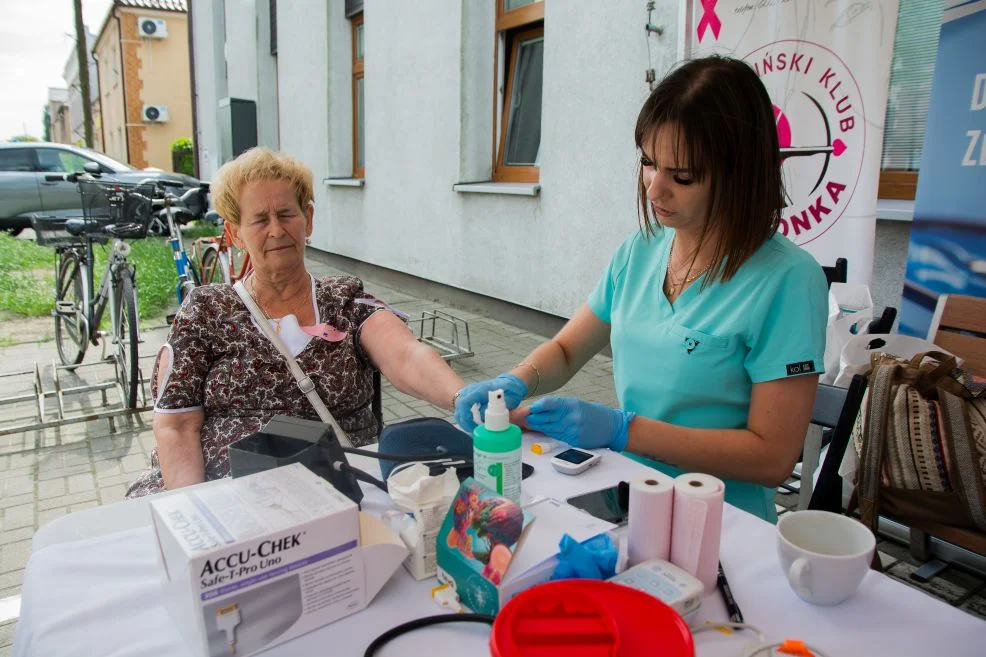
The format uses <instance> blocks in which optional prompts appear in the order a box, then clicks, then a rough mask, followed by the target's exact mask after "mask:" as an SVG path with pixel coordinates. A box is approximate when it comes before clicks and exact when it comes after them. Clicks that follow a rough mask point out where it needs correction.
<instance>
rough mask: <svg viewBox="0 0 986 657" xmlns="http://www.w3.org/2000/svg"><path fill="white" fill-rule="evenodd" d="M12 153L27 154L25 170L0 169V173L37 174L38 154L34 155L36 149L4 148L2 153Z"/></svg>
mask: <svg viewBox="0 0 986 657" xmlns="http://www.w3.org/2000/svg"><path fill="white" fill-rule="evenodd" d="M13 151H24V152H26V153H27V162H28V168H27V169H4V168H2V167H0V173H38V167H39V165H38V154H37V153H36V151H37V148H34V147H28V148H4V149H3V152H4V153H10V152H13Z"/></svg>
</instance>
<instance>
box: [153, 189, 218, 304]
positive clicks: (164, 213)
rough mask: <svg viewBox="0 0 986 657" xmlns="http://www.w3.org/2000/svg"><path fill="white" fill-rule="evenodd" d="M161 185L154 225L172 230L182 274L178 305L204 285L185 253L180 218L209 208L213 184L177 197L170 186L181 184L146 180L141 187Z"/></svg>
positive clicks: (171, 242)
mask: <svg viewBox="0 0 986 657" xmlns="http://www.w3.org/2000/svg"><path fill="white" fill-rule="evenodd" d="M154 183H156V184H157V189H158V191H159V192H160V194H159V196H158V198H155V199H154V201H153V206H154V207H155V209H156V210H157V212H156V218H155V219H154V220H152V223H153V222H155V221H156V222H158V223H160V224H161V225H163V226H164V227H165V228H166V229H167V231H168V244H169V245H170V246H171V253H172V255H173V256H174V260H175V269H176V270H177V271H178V284H177V285H176V286H175V296H176V297H178V305H181V304H182V303H184V301H185V299H187V298H188V295H189V294H191V292H192V290H193V289H195V288H196V287H197V286H198V285H199V284H200V278H199V274H198V272H197V271H196V270H195V267H193V266H192V262H191V260H190V259H189V257H188V253H187V252H186V251H185V242H184V240H183V239H182V234H181V224H182V222H181V221H178V220H177V219H176V217H177V216H178V215H180V214H189V215H191V216H195V215H197V214H201V209H202V208H205V207H208V202H207V201H206V194H208V192H209V184H208V183H202V184H200V185H199V186H198V187H193V188H192V189H189V190H188V191H186V192H185V193H184V194H182V195H181V196H177V195H176V194H173V193H172V192H170V191H168V189H167V188H168V187H183V185H182V184H181V183H172V182H170V181H166V180H157V181H155V180H152V179H149V180H144V181H142V182H141V183H140V184H154Z"/></svg>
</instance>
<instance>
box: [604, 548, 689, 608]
mask: <svg viewBox="0 0 986 657" xmlns="http://www.w3.org/2000/svg"><path fill="white" fill-rule="evenodd" d="M609 581H610V582H616V583H617V584H623V585H624V586H629V587H630V588H633V589H637V590H640V591H643V592H644V593H649V594H650V595H652V596H654V597H655V598H657V599H658V600H660V601H661V602H663V603H664V604H666V605H668V606H669V607H671V608H672V609H674V610H675V611H676V612H678V613H679V614H680V615H681V616H682V617H687V616H690V615H691V614H693V613H695V612H696V611H698V608H699V607H700V606H702V593H703V590H704V589H703V587H702V582H700V581H698V579H696V578H695V576H693V575H692V574H691V573H688V572H687V571H685V570H682V569H681V568H679V567H678V566H676V565H674V564H673V563H668V562H667V561H664V560H662V559H651V560H650V561H645V562H643V563H641V564H637V565H636V566H634V567H632V568H629V569H627V570H624V571H623V572H622V573H620V574H619V575H615V576H613V577H611V578H609Z"/></svg>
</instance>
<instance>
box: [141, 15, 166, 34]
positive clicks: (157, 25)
mask: <svg viewBox="0 0 986 657" xmlns="http://www.w3.org/2000/svg"><path fill="white" fill-rule="evenodd" d="M137 26H138V28H139V29H140V36H142V37H146V38H148V39H164V38H166V37H167V36H168V22H167V21H166V20H164V19H163V18H148V17H147V16H141V17H139V18H138V19H137Z"/></svg>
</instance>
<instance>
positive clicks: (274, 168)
mask: <svg viewBox="0 0 986 657" xmlns="http://www.w3.org/2000/svg"><path fill="white" fill-rule="evenodd" d="M270 180H280V181H282V182H286V183H288V184H289V185H291V187H293V188H294V195H295V197H296V198H297V199H298V207H300V208H301V209H302V210H304V209H305V208H306V207H308V204H309V203H311V202H312V201H313V200H314V198H315V195H314V192H313V191H312V170H311V169H309V168H308V167H307V166H305V165H304V164H303V163H302V162H301V161H300V160H298V159H296V158H294V157H292V156H290V155H288V154H287V153H281V152H277V151H272V150H271V149H269V148H265V147H263V146H257V147H255V148H251V149H250V150H247V151H244V152H243V153H241V154H240V155H239V156H238V157H237V158H236V159H234V160H231V161H229V162H227V163H226V164H224V165H223V166H222V167H220V169H219V171H217V172H216V174H215V176H214V177H213V179H212V183H211V185H210V193H211V195H212V202H213V203H214V204H215V206H216V211H217V212H218V213H219V214H220V216H222V218H223V220H225V221H228V222H230V223H231V224H234V225H236V226H239V225H240V193H242V191H243V187H244V186H245V185H246V184H247V183H252V182H263V181H270Z"/></svg>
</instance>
